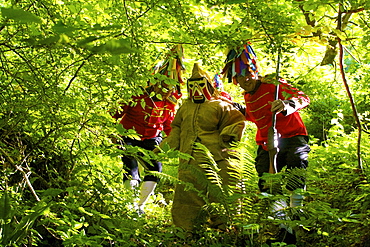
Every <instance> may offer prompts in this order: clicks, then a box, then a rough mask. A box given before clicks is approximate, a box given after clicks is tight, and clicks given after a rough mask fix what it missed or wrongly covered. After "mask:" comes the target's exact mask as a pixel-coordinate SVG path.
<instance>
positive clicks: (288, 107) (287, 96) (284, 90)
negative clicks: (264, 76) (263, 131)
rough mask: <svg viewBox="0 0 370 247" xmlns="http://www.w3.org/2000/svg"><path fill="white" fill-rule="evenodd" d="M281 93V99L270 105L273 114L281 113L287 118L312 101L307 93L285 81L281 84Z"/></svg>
mask: <svg viewBox="0 0 370 247" xmlns="http://www.w3.org/2000/svg"><path fill="white" fill-rule="evenodd" d="M279 91H280V92H281V93H280V98H281V99H278V100H275V101H273V102H271V103H270V104H271V111H272V112H276V113H279V112H281V113H282V114H284V115H285V116H288V115H290V114H292V113H293V112H296V111H298V110H300V109H302V108H304V107H306V106H308V105H309V104H310V99H309V97H308V96H307V95H306V94H305V93H303V92H302V91H299V90H298V89H296V88H294V87H292V86H291V85H290V84H288V83H286V82H284V81H283V82H281V86H280V90H279Z"/></svg>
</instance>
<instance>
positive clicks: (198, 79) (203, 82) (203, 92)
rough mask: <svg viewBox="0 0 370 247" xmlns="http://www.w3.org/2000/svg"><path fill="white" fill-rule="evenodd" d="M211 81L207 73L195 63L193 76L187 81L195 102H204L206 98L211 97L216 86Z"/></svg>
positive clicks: (191, 96) (189, 91)
mask: <svg viewBox="0 0 370 247" xmlns="http://www.w3.org/2000/svg"><path fill="white" fill-rule="evenodd" d="M210 81H211V80H210V79H209V76H208V75H207V73H206V72H204V71H203V70H202V69H200V67H199V65H198V64H197V63H195V64H194V67H193V73H192V76H191V77H190V78H189V79H188V83H187V84H188V93H189V98H190V99H191V100H192V101H193V102H194V103H204V102H205V101H206V100H210V99H211V97H212V94H213V93H214V88H213V86H212V84H211V83H210Z"/></svg>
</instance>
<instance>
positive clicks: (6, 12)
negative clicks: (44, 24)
mask: <svg viewBox="0 0 370 247" xmlns="http://www.w3.org/2000/svg"><path fill="white" fill-rule="evenodd" d="M1 14H2V16H3V17H5V18H9V19H12V20H14V21H16V22H20V23H31V22H35V23H41V19H40V18H39V17H37V16H36V15H34V14H32V13H31V12H28V11H25V10H22V9H13V8H1Z"/></svg>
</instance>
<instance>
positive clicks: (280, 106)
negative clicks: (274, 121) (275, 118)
mask: <svg viewBox="0 0 370 247" xmlns="http://www.w3.org/2000/svg"><path fill="white" fill-rule="evenodd" d="M269 104H270V105H271V111H272V112H275V113H279V112H282V111H285V110H286V103H285V102H284V101H283V100H281V99H278V100H274V101H272V102H271V101H269Z"/></svg>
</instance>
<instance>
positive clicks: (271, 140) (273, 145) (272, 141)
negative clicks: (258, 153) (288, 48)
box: [267, 47, 281, 174]
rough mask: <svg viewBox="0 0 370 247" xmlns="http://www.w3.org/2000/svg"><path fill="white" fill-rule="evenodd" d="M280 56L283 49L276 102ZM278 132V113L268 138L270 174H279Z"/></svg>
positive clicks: (276, 94)
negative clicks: (277, 159)
mask: <svg viewBox="0 0 370 247" xmlns="http://www.w3.org/2000/svg"><path fill="white" fill-rule="evenodd" d="M280 56H281V48H280V47H279V49H278V60H277V66H276V87H275V97H274V99H275V100H278V99H279V70H280ZM278 138H279V136H278V132H277V130H276V112H273V113H272V125H271V127H270V128H269V131H268V136H267V149H268V152H269V157H270V166H269V173H272V174H274V173H277V164H276V157H277V154H278V153H279V147H278Z"/></svg>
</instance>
